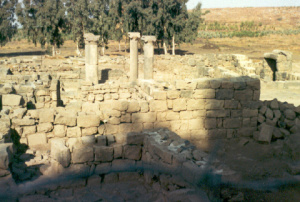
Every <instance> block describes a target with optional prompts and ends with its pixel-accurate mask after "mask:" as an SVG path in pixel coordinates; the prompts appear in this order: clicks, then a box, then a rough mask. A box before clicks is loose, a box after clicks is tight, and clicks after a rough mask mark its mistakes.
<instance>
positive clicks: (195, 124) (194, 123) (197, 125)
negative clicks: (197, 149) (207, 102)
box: [188, 119, 205, 130]
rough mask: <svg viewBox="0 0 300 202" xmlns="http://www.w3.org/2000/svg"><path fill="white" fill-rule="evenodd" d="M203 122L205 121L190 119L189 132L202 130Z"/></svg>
mask: <svg viewBox="0 0 300 202" xmlns="http://www.w3.org/2000/svg"><path fill="white" fill-rule="evenodd" d="M204 120H205V119H191V120H189V121H188V123H189V127H188V128H189V130H200V129H204Z"/></svg>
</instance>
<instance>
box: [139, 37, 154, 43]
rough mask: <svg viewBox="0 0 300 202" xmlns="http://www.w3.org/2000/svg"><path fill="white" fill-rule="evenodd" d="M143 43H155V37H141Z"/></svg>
mask: <svg viewBox="0 0 300 202" xmlns="http://www.w3.org/2000/svg"><path fill="white" fill-rule="evenodd" d="M141 39H142V40H143V41H145V42H146V43H148V42H150V43H151V42H155V41H156V37H155V36H142V38H141Z"/></svg>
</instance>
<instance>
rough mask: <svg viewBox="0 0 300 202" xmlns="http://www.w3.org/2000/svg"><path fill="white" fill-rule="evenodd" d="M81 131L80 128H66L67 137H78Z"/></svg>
mask: <svg viewBox="0 0 300 202" xmlns="http://www.w3.org/2000/svg"><path fill="white" fill-rule="evenodd" d="M80 136H81V130H80V127H68V128H67V137H80Z"/></svg>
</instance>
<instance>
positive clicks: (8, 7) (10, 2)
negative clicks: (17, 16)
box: [0, 0, 17, 46]
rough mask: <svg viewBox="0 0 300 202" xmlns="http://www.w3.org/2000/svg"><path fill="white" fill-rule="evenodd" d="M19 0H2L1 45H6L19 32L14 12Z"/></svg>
mask: <svg viewBox="0 0 300 202" xmlns="http://www.w3.org/2000/svg"><path fill="white" fill-rule="evenodd" d="M16 3H17V0H0V45H1V46H4V45H5V44H6V43H7V42H8V41H9V40H11V38H12V37H13V35H14V34H15V33H16V32H17V26H16V24H14V22H15V20H14V12H15V6H16Z"/></svg>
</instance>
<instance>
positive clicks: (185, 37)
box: [179, 3, 207, 43]
mask: <svg viewBox="0 0 300 202" xmlns="http://www.w3.org/2000/svg"><path fill="white" fill-rule="evenodd" d="M201 6H202V4H201V3H198V4H197V5H196V7H195V8H194V9H193V11H192V12H191V13H189V18H188V20H187V21H186V24H185V28H184V30H183V32H182V33H181V34H180V35H179V41H183V42H185V43H192V42H193V41H195V39H196V38H197V37H198V28H199V25H200V23H201V22H203V19H201V16H202V15H205V14H206V13H207V12H206V13H204V14H202V12H201Z"/></svg>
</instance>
